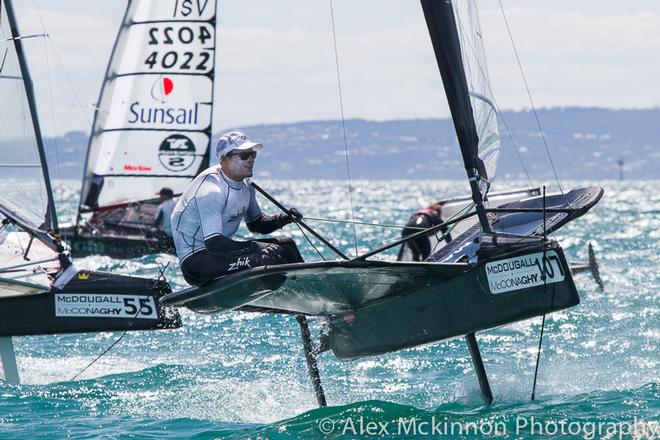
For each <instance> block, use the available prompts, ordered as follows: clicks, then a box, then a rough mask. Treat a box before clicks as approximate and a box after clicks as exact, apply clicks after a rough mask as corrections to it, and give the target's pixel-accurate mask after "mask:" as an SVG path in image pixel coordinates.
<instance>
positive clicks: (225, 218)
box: [172, 131, 303, 286]
mask: <svg viewBox="0 0 660 440" xmlns="http://www.w3.org/2000/svg"><path fill="white" fill-rule="evenodd" d="M262 147H263V146H262V145H261V144H259V143H256V142H252V141H251V140H249V139H248V138H247V136H246V135H244V134H243V133H241V132H238V131H232V132H229V133H225V134H223V135H222V136H221V137H220V139H218V142H217V144H216V148H215V152H216V155H217V157H218V161H219V165H215V166H212V167H210V168H208V169H207V170H205V171H203V172H202V173H201V174H199V175H198V176H197V177H196V178H195V179H194V180H193V181H192V182H191V183H190V185H188V187H187V188H186V190H185V191H184V192H183V194H182V195H181V197H180V198H179V201H178V202H177V204H176V206H175V208H174V212H173V213H172V228H173V231H174V243H175V246H176V253H177V256H178V257H179V263H180V266H181V272H182V273H183V277H184V279H185V280H186V281H187V282H188V283H189V284H192V285H196V286H200V285H203V284H205V283H206V282H208V281H210V280H212V279H214V278H217V277H219V276H222V275H225V274H230V273H234V272H236V271H240V270H244V269H249V268H251V267H257V266H264V265H271V264H285V263H295V262H301V261H303V259H302V257H301V256H300V252H299V251H298V248H297V247H296V244H295V243H294V242H293V240H290V239H261V240H247V241H243V240H234V239H232V236H233V235H234V234H235V233H236V231H237V230H238V228H239V226H240V225H241V221H242V220H245V222H246V226H247V228H248V229H249V230H250V232H257V233H261V234H269V233H271V232H273V231H275V230H277V229H280V228H283V227H284V226H286V225H288V224H289V223H291V222H296V221H299V220H301V219H302V214H300V212H298V210H297V209H295V208H291V209H289V212H290V213H291V216H289V215H288V214H274V215H268V214H265V213H263V212H262V211H261V208H260V207H259V204H258V203H257V199H256V196H255V189H254V187H253V186H252V185H251V184H250V180H249V178H250V177H251V176H252V171H253V168H254V163H255V160H256V158H257V152H258V151H259V150H261V148H262Z"/></svg>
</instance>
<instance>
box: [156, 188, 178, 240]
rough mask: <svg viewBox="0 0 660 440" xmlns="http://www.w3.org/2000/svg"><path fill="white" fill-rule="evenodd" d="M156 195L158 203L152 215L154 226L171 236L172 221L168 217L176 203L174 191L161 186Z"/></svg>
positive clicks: (170, 215)
mask: <svg viewBox="0 0 660 440" xmlns="http://www.w3.org/2000/svg"><path fill="white" fill-rule="evenodd" d="M157 195H158V201H159V202H160V204H159V205H158V209H157V210H156V215H155V216H154V226H155V227H157V228H158V229H159V230H160V231H161V232H162V233H163V234H165V235H166V236H167V237H169V238H172V223H171V222H170V218H171V217H172V211H174V206H175V205H176V200H174V191H172V190H171V189H170V188H161V190H160V191H159V192H158V193H157Z"/></svg>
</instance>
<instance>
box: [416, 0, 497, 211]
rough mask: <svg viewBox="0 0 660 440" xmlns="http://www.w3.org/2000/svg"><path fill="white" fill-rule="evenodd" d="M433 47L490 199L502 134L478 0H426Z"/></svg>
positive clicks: (470, 161) (472, 174)
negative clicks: (499, 130) (490, 83)
mask: <svg viewBox="0 0 660 440" xmlns="http://www.w3.org/2000/svg"><path fill="white" fill-rule="evenodd" d="M422 8H423V10H424V15H425V17H426V22H427V25H428V28H429V33H430V35H431V41H432V43H433V49H434V51H435V54H436V59H437V61H438V67H439V68H440V72H441V74H442V79H443V83H444V86H445V93H446V95H447V99H448V101H449V107H450V109H451V112H452V119H453V121H454V126H455V128H456V134H457V136H458V141H459V144H460V147H461V153H462V155H463V161H464V165H465V169H466V170H467V172H468V177H469V178H470V179H472V178H474V179H476V180H477V181H478V187H479V192H480V196H481V197H480V198H483V197H485V195H486V193H487V191H488V187H489V186H490V182H492V180H493V178H494V177H495V169H496V166H497V158H498V156H499V151H500V138H499V132H498V128H497V113H496V110H495V105H494V100H493V97H492V92H491V89H490V86H489V79H488V70H487V67H486V57H485V53H484V45H483V39H482V34H481V29H480V24H479V15H478V11H477V6H476V2H475V1H474V0H454V1H434V0H422Z"/></svg>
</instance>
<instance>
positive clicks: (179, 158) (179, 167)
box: [158, 134, 195, 173]
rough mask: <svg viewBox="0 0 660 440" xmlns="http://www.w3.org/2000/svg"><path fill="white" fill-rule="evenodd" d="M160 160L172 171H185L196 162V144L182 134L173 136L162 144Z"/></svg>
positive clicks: (159, 149)
mask: <svg viewBox="0 0 660 440" xmlns="http://www.w3.org/2000/svg"><path fill="white" fill-rule="evenodd" d="M158 160H159V161H160V163H161V164H162V165H163V166H164V167H165V168H167V169H168V170H170V171H174V172H175V173H179V172H181V171H185V170H187V169H188V168H190V166H191V165H192V164H193V162H194V161H195V144H194V143H193V141H192V140H190V138H188V137H187V136H184V135H182V134H172V135H169V136H168V137H166V138H165V140H163V142H161V143H160V147H159V148H158Z"/></svg>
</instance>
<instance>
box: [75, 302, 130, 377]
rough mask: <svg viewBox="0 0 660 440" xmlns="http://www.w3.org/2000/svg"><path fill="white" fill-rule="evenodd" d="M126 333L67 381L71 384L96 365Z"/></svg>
mask: <svg viewBox="0 0 660 440" xmlns="http://www.w3.org/2000/svg"><path fill="white" fill-rule="evenodd" d="M141 310H142V309H140V310H138V313H140V311H141ZM135 317H137V314H136V315H135ZM126 332H128V329H126V330H124V332H123V333H122V334H121V336H120V337H119V338H117V340H116V341H115V342H113V343H112V344H111V345H110V346H109V347H108V348H106V349H105V350H103V352H102V353H101V354H99V355H98V356H96V358H95V359H94V360H93V361H91V362H90V363H89V364H87V366H86V367H85V368H83V369H82V370H80V371H79V372H78V373H77V374H76V375H75V376H73V377H72V378H71V379H69V381H70V382H71V381H74V380H76V379H77V378H78V376H80V375H81V374H83V373H84V372H85V371H87V369H88V368H89V367H91V366H92V365H94V364H95V363H96V361H98V360H99V359H101V357H103V355H105V354H106V353H107V352H109V351H110V350H111V349H112V348H113V347H114V346H115V345H117V344H118V343H119V341H121V340H122V339H124V336H126Z"/></svg>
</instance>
